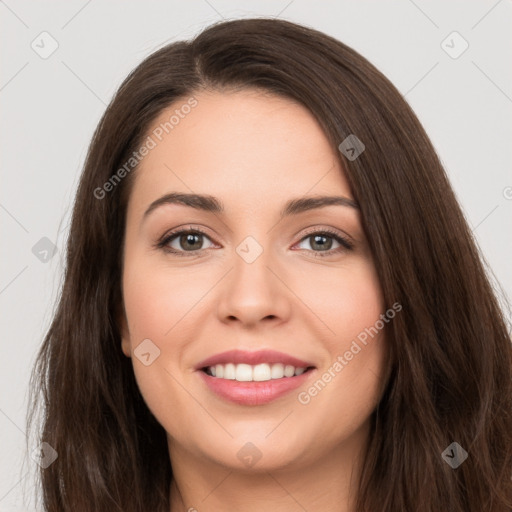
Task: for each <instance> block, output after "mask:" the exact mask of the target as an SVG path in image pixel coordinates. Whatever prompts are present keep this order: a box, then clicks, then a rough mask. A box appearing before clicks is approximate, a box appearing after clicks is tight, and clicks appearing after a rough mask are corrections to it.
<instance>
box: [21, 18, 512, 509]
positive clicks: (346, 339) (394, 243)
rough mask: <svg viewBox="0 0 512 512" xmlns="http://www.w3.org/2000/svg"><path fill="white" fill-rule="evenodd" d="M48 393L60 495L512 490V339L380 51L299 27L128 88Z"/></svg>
mask: <svg viewBox="0 0 512 512" xmlns="http://www.w3.org/2000/svg"><path fill="white" fill-rule="evenodd" d="M33 387H34V394H35V391H36V389H38V388H41V389H42V391H43V397H44V423H43V428H42V431H41V434H40V441H41V442H45V443H48V445H49V446H51V447H52V449H54V450H55V451H56V453H57V454H58V456H57V458H56V459H55V461H53V462H52V463H51V464H48V465H47V467H45V468H44V469H43V466H45V465H46V464H42V465H41V467H42V469H41V474H40V476H41V482H42V489H43V499H44V506H45V509H46V510H51V511H68V510H69V511H71V510H73V511H82V510H83V511H86V510H94V511H107V510H108V511H112V510H123V511H125V512H126V511H143V510H144V511H145V510H148V511H149V510H162V511H169V510H171V511H173V512H175V511H181V510H197V511H199V512H203V511H223V510H241V511H245V512H248V511H256V510H258V511H259V510H267V509H269V508H271V509H272V510H275V511H292V510H321V511H340V512H362V511H367V512H373V511H379V512H383V511H385V512H397V511H403V512H405V511H412V510H414V511H416V512H427V511H434V510H436V511H437V510H450V511H451V512H477V511H478V512H481V511H484V510H485V511H489V512H501V511H505V510H510V508H511V507H512V485H511V484H512V481H511V461H512V442H511V439H512V416H511V414H510V413H511V405H512V348H511V343H510V339H509V337H508V334H507V329H506V325H505V321H504V318H503V316H502V313H501V312H500V309H499V306H498V303H497V300H496V298H495V295H494V292H493V290H492V288H491V286H490V284H489V281H488V279H487V277H486V275H485V271H484V268H483V266H482V263H481V260H480V257H479V254H478V252H477V249H476V247H475V244H474V242H473V240H472V237H471V231H470V230H469V228H468V226H467V223H466V222H465V220H464V218H463V216H462V214H461V210H460V208H459V206H458V204H457V202H456V200H455V197H454V194H453V192H452V190H451V188H450V185H449V183H448V181H447V178H446V175H445V172H444V170H443V168H442V166H441V163H440V162H439V159H438V157H437V156H436V153H435V151H434V149H433V147H432V145H431V143H430V141H429V140H428V138H427V135H426V134H425V132H424V130H423V128H422V126H421V125H420V123H419V121H418V120H417V118H416V117H415V115H414V114H413V112H412V111H411V109H410V108H409V106H408V105H407V103H406V102H405V101H404V99H403V98H402V97H401V95H400V94H399V93H398V91H397V90H396V89H395V88H394V87H393V85H392V84H391V83H390V82H389V81H388V80H387V79H386V78H385V77H384V76H383V75H382V74H381V73H380V72H379V71H377V70H376V69H375V68H374V67H373V66H372V65H371V64H370V63H369V62H368V61H366V60H365V59H364V58H363V57H361V56H360V55H359V54H357V53H356V52H355V51H354V50H352V49H350V48H349V47H347V46H345V45H344V44H342V43H340V42H338V41H336V40H334V39H333V38H331V37H328V36H326V35H324V34H322V33H320V32H317V31H315V30H312V29H309V28H306V27H303V26H299V25H296V24H292V23H290V22H286V21H280V20H275V19H246V20H236V21H229V22H224V23H221V24H217V25H214V26H212V27H210V28H208V29H207V30H205V31H204V32H202V33H201V34H200V35H199V36H198V37H196V38H195V39H194V40H193V41H191V42H179V43H173V44H170V45H168V46H166V47H164V48H162V49H161V50H159V51H157V52H155V53H154V54H153V55H151V56H150V57H148V58H147V59H146V60H145V61H144V62H142V64H140V65H139V66H138V67H137V68H136V69H135V70H134V71H133V72H132V73H131V74H130V75H129V76H128V78H127V79H126V80H125V82H124V83H123V84H122V85H121V87H120V89H119V91H118V92H117V94H116V96H115V98H114V99H113V101H112V102H111V104H110V105H109V107H108V108H107V111H106V112H105V114H104V116H103V118H102V120H101V122H100V124H99V126H98V128H97V131H96V133H95V135H94V138H93V141H92V143H91V147H90V150H89V154H88V157H87V161H86V164H85V168H84V171H83V174H82V177H81V181H80V185H79V188H78V192H77V196H76V202H75V205H74V211H73V219H72V225H71V230H70V237H69V241H68V252H67V270H66V274H65V281H64V285H63V289H62V294H61V298H60V302H59V307H58V310H57V312H56V315H55V318H54V320H53V322H52V324H51V327H50V329H49V332H48V333H47V335H46V338H45V340H44V344H43V346H42V349H41V352H40V354H39V357H38V362H37V365H36V367H35V368H34V381H33ZM36 404H37V400H36V398H34V399H33V408H32V410H31V413H32V414H31V417H30V419H29V425H30V423H31V422H32V416H33V414H34V411H35V409H36Z"/></svg>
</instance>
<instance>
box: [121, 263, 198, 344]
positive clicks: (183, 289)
mask: <svg viewBox="0 0 512 512" xmlns="http://www.w3.org/2000/svg"><path fill="white" fill-rule="evenodd" d="M198 281H199V282H198ZM206 284H207V283H206ZM206 284H205V283H203V284H202V283H201V280H198V279H195V278H194V275H193V274H192V275H191V273H190V272H183V271H181V272H180V271H178V270H177V271H175V272H170V271H169V268H160V267H159V263H156V264H155V263H154V262H149V261H148V258H146V259H145V260H144V259H143V258H140V259H139V261H137V259H135V258H134V259H133V260H132V261H131V262H130V263H129V264H128V265H127V267H126V268H125V274H124V277H123V291H124V302H125V308H126V315H127V318H128V325H129V329H130V336H131V338H132V346H133V344H134V343H136V342H137V340H139V338H140V340H139V342H140V341H141V340H142V339H144V338H150V339H154V340H155V343H157V344H158V343H159V341H158V340H160V342H161V343H163V340H164V339H165V338H166V337H172V334H173V329H175V326H177V325H178V324H179V322H180V320H181V319H182V318H183V317H184V316H185V315H186V314H187V312H188V311H189V310H190V309H191V308H192V307H193V306H194V305H195V304H197V303H198V301H199V299H200V298H201V295H202V294H203V293H204V288H205V286H206ZM197 306H200V305H199V304H197ZM183 325H184V324H180V327H183ZM162 346H163V345H162Z"/></svg>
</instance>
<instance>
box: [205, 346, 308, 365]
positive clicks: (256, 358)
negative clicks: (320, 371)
mask: <svg viewBox="0 0 512 512" xmlns="http://www.w3.org/2000/svg"><path fill="white" fill-rule="evenodd" d="M227 363H233V364H242V363H245V364H250V365H257V364H261V363H268V364H274V363H281V364H284V365H291V366H295V368H307V367H309V366H314V365H313V364H312V363H309V362H307V361H303V360H302V359H298V358H297V357H293V356H290V355H288V354H285V353H283V352H277V351H276V350H257V351H253V352H250V351H247V350H228V351H227V352H222V353H220V354H215V355H213V356H211V357H208V358H207V359H204V360H203V361H201V362H200V363H198V364H197V365H196V367H195V369H196V370H202V369H203V368H207V367H208V366H215V365H216V364H227Z"/></svg>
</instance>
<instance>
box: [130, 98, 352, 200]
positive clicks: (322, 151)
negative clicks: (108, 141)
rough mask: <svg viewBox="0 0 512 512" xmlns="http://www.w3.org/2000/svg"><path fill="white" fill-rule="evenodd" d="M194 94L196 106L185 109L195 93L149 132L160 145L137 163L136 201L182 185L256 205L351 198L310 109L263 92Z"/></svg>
mask: <svg viewBox="0 0 512 512" xmlns="http://www.w3.org/2000/svg"><path fill="white" fill-rule="evenodd" d="M194 98H195V100H196V102H197V103H196V104H195V106H194V107H192V108H183V106H184V105H187V104H188V100H189V98H188V97H185V98H183V99H180V100H178V101H176V102H175V103H174V104H173V105H171V106H170V107H168V108H166V109H165V110H164V111H162V112H161V114H160V115H159V116H158V118H157V119H156V120H155V121H154V123H153V125H152V126H151V127H150V129H149V130H148V133H147V135H148V136H150V137H151V138H152V139H153V141H154V143H155V146H154V148H153V149H151V150H150V151H149V153H148V154H147V156H145V157H144V159H143V160H142V161H141V163H140V165H139V167H138V168H137V171H136V176H135V183H134V188H133V190H132V198H131V201H132V200H133V202H135V203H148V202H151V201H152V200H154V199H155V198H156V197H157V196H158V195H161V194H164V193H167V192H171V191H175V190H177V191H183V192H192V191H193V192H197V193H203V194H211V195H214V196H217V197H226V198H227V200H226V202H227V203H229V202H233V201H234V200H236V201H237V202H239V203H244V201H245V206H246V208H249V207H250V205H252V206H254V207H256V206H257V203H259V205H260V206H261V200H262V198H265V201H269V202H271V201H273V200H276V201H278V202H279V203H281V202H282V198H283V197H285V198H286V197H290V196H294V197H295V196H300V195H305V194H308V193H313V194H321V193H329V194H333V193H340V194H344V195H347V196H348V195H351V194H350V190H349V187H348V184H347V182H346V180H345V177H344V174H343V171H342V169H341V165H340V163H339V158H338V156H337V154H336V153H335V151H334V150H333V149H332V147H331V146H330V144H329V141H328V140H327V138H326V136H325V134H324V133H323V130H322V129H321V127H320V125H319V123H318V122H317V121H316V119H315V118H314V116H313V115H312V114H311V113H310V112H309V110H307V109H306V108H305V107H304V106H302V105H299V104H297V103H295V102H293V101H292V100H289V99H286V98H282V97H278V96H275V95H270V94H266V93H262V92H260V91H256V90H243V91H237V92H229V93H220V92H201V93H198V94H194ZM185 112H186V113H185ZM171 118H172V119H171ZM155 134H156V135H155ZM159 139H160V140H159ZM140 207H141V208H142V204H141V205H140Z"/></svg>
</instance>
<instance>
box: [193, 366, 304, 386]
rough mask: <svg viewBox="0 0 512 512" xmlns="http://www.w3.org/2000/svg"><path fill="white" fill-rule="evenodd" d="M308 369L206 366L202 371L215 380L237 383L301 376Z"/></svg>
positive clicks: (292, 367)
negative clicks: (234, 381)
mask: <svg viewBox="0 0 512 512" xmlns="http://www.w3.org/2000/svg"><path fill="white" fill-rule="evenodd" d="M307 370H308V368H306V367H295V366H292V365H289V364H287V365H284V364H282V363H274V364H270V363H261V364H257V365H249V364H243V363H242V364H234V363H228V364H217V365H215V366H208V367H207V368H205V369H204V370H203V371H205V372H206V373H207V374H208V375H210V376H212V377H215V378H217V379H226V380H236V381H238V382H263V381H267V380H274V379H283V378H289V377H294V376H298V375H302V374H303V373H304V372H305V371H307Z"/></svg>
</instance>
